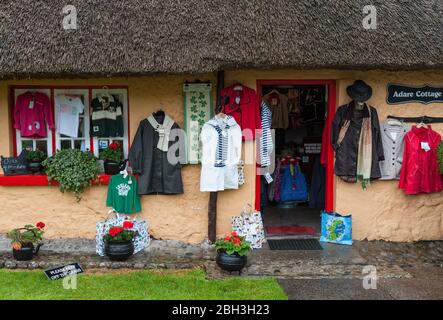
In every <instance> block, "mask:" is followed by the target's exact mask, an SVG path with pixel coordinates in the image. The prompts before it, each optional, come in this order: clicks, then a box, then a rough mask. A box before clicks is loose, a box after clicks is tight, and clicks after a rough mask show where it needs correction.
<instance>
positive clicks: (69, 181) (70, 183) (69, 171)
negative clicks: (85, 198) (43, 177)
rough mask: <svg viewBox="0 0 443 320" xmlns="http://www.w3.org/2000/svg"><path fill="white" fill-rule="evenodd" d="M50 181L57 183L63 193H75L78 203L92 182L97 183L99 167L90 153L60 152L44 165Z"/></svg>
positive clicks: (77, 151) (69, 150) (78, 151)
mask: <svg viewBox="0 0 443 320" xmlns="http://www.w3.org/2000/svg"><path fill="white" fill-rule="evenodd" d="M42 164H43V165H44V166H45V167H46V170H45V172H46V174H47V175H48V181H53V180H54V181H57V182H58V183H59V185H60V191H61V192H73V193H74V195H75V197H76V198H77V200H78V201H80V200H81V195H82V193H83V192H84V191H85V190H86V188H88V187H89V186H90V185H91V184H92V182H93V181H94V180H95V181H97V177H98V174H99V171H100V170H99V166H98V164H97V160H96V158H95V157H94V156H93V155H92V154H91V153H90V152H83V151H80V150H77V149H66V150H61V151H58V152H57V153H56V154H55V155H54V156H52V157H50V158H48V159H46V160H45V161H43V163H42Z"/></svg>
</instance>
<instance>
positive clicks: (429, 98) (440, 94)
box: [386, 83, 443, 104]
mask: <svg viewBox="0 0 443 320" xmlns="http://www.w3.org/2000/svg"><path fill="white" fill-rule="evenodd" d="M387 91H388V96H387V98H386V101H387V103H388V104H401V103H411V102H418V103H424V104H429V103H435V102H443V87H432V86H428V85H424V86H420V87H413V86H407V85H401V84H392V83H390V84H388V89H387Z"/></svg>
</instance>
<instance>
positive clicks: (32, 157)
mask: <svg viewBox="0 0 443 320" xmlns="http://www.w3.org/2000/svg"><path fill="white" fill-rule="evenodd" d="M46 158H47V156H46V153H44V152H43V151H40V150H31V151H27V152H26V160H27V161H28V162H42V161H44V160H45V159H46Z"/></svg>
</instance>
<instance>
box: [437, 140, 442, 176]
mask: <svg viewBox="0 0 443 320" xmlns="http://www.w3.org/2000/svg"><path fill="white" fill-rule="evenodd" d="M437 160H438V171H440V174H443V142H440V144H439V145H438V148H437Z"/></svg>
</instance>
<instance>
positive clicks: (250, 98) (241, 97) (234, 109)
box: [221, 85, 261, 140]
mask: <svg viewBox="0 0 443 320" xmlns="http://www.w3.org/2000/svg"><path fill="white" fill-rule="evenodd" d="M237 87H241V88H242V90H234V88H237ZM221 96H227V97H229V101H228V103H227V104H226V105H225V106H223V107H224V113H226V114H228V115H230V116H232V117H234V119H235V121H236V122H237V123H238V125H239V126H240V128H241V129H242V130H244V131H243V139H244V140H254V139H255V138H256V135H257V134H258V135H259V134H260V131H261V118H260V100H259V98H258V96H257V93H256V92H255V90H254V89H251V88H248V87H245V86H241V85H233V86H231V87H227V88H224V89H223V90H222V91H221ZM245 129H246V130H245ZM248 129H249V130H248ZM256 130H257V132H256Z"/></svg>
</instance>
